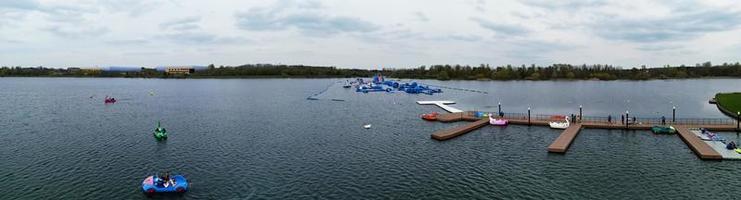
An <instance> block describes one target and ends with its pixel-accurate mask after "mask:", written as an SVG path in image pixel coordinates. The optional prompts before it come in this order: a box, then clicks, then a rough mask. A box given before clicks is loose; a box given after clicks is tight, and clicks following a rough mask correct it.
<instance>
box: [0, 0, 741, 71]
mask: <svg viewBox="0 0 741 200" xmlns="http://www.w3.org/2000/svg"><path fill="white" fill-rule="evenodd" d="M739 34H741V2H738V1H721V0H716V1H689V0H682V1H667V0H654V1H639V0H625V1H608V0H559V1H539V0H519V1H518V0H509V1H496V2H494V1H486V0H454V1H426V0H407V1H390V0H379V1H346V0H272V1H266V0H239V1H238V0H224V1H199V0H70V1H57V0H14V1H0V38H1V39H0V45H1V46H3V54H0V62H2V63H0V65H28V66H37V65H46V66H75V65H79V66H93V65H107V64H118V65H162V64H208V63H215V64H217V65H222V64H223V65H239V64H244V63H290V64H316V65H335V66H343V67H363V68H371V67H373V68H376V67H412V66H418V65H429V64H471V65H478V64H480V63H489V64H493V65H504V64H514V65H520V64H528V65H529V64H532V63H535V64H551V63H574V64H581V63H602V64H605V63H607V64H614V65H623V66H635V65H642V64H646V65H649V66H662V65H664V64H677V65H678V64H690V65H692V64H694V63H697V62H704V61H708V60H710V61H712V62H713V63H723V62H734V63H735V62H737V61H739V60H741V48H739V47H738V46H739V45H738V44H741V38H740V37H738V36H737V35H739ZM60 49H65V50H64V51H60Z"/></svg>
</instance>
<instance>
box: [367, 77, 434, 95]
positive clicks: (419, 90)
mask: <svg viewBox="0 0 741 200" xmlns="http://www.w3.org/2000/svg"><path fill="white" fill-rule="evenodd" d="M357 83H359V85H358V87H357V89H356V90H355V91H356V92H363V93H368V92H384V91H385V92H393V91H397V90H398V91H402V92H406V93H408V94H428V95H432V94H434V93H441V92H443V91H442V89H439V88H434V89H433V88H430V87H429V86H426V85H421V84H417V82H411V83H401V82H396V81H387V80H385V79H384V78H383V76H381V75H380V74H379V75H376V76H374V77H373V79H372V80H371V82H370V83H366V82H365V81H363V80H362V79H358V81H357Z"/></svg>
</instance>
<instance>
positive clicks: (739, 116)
mask: <svg viewBox="0 0 741 200" xmlns="http://www.w3.org/2000/svg"><path fill="white" fill-rule="evenodd" d="M739 129H741V112H736V130H737V131H738V130H739Z"/></svg>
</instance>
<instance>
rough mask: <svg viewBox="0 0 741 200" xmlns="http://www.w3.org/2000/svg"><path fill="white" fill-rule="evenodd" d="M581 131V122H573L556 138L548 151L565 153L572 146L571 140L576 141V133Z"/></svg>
mask: <svg viewBox="0 0 741 200" xmlns="http://www.w3.org/2000/svg"><path fill="white" fill-rule="evenodd" d="M579 131H581V124H572V125H571V126H569V128H567V129H566V130H564V131H563V133H561V135H559V136H558V138H556V140H555V141H553V143H551V145H550V146H548V152H553V153H565V152H566V150H568V149H569V146H571V142H572V141H574V138H576V135H578V134H579Z"/></svg>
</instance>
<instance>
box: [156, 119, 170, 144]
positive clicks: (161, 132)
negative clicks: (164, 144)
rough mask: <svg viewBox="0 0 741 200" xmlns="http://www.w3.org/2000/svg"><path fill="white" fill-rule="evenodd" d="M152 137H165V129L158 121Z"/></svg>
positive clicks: (161, 138)
mask: <svg viewBox="0 0 741 200" xmlns="http://www.w3.org/2000/svg"><path fill="white" fill-rule="evenodd" d="M154 139H157V140H166V139H167V130H166V129H165V128H162V127H161V126H160V122H157V128H155V129H154Z"/></svg>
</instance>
